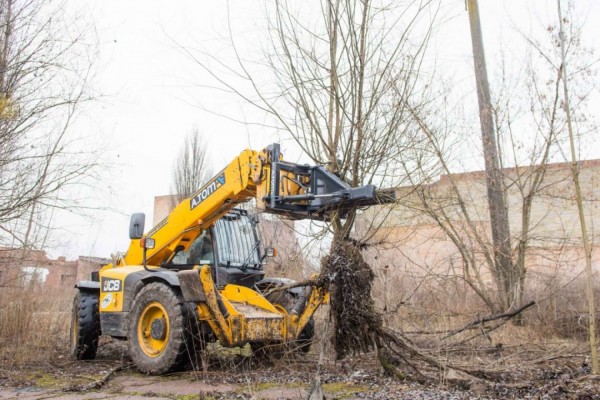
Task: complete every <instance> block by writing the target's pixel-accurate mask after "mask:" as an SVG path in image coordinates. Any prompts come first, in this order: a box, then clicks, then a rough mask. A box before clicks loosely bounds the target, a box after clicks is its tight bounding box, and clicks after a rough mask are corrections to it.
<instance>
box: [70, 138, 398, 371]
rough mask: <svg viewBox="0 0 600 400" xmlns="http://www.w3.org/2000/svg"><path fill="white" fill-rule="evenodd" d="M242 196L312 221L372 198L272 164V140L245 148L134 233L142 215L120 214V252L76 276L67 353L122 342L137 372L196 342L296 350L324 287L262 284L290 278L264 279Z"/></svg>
mask: <svg viewBox="0 0 600 400" xmlns="http://www.w3.org/2000/svg"><path fill="white" fill-rule="evenodd" d="M250 199H255V200H256V206H257V208H259V209H262V210H264V211H265V212H269V213H274V214H279V215H282V216H284V217H287V218H292V219H316V220H327V219H329V218H331V217H332V216H334V215H335V216H340V217H342V218H343V217H344V216H345V215H346V214H347V212H348V210H349V209H350V208H352V207H359V206H369V205H373V204H379V203H380V202H382V200H380V199H379V198H378V195H377V192H376V189H375V187H374V186H373V185H366V186H362V187H358V188H351V187H350V186H349V185H348V184H346V183H345V182H343V181H342V180H340V179H339V178H338V177H337V176H335V175H333V174H332V173H330V172H328V171H327V170H326V169H325V168H323V167H322V166H306V165H298V164H292V163H288V162H284V161H283V160H282V157H281V154H280V150H279V145H278V144H273V145H270V146H268V147H267V148H265V149H264V150H262V151H253V150H245V151H243V152H242V153H241V154H240V155H239V156H238V157H236V158H235V159H234V160H233V161H232V162H231V163H230V164H229V165H228V166H227V167H225V169H223V170H222V171H221V172H219V173H218V174H217V175H216V176H215V177H214V178H213V179H211V180H210V181H209V182H208V183H207V184H206V185H204V187H202V188H201V189H199V190H198V191H197V192H196V193H194V194H193V195H192V196H191V197H190V198H188V199H186V200H184V201H183V202H181V203H180V204H179V205H178V206H177V207H175V209H173V211H172V212H171V213H170V214H169V215H168V216H167V217H166V218H165V219H164V220H163V221H161V222H160V223H158V224H157V225H156V226H155V227H154V228H152V229H151V230H150V231H149V232H148V233H146V234H145V235H144V234H143V232H144V215H143V214H134V215H133V216H132V218H131V223H130V229H129V236H130V238H131V243H130V246H129V249H128V250H127V253H126V254H125V255H124V256H123V257H120V258H119V259H118V260H117V261H116V262H114V263H111V264H108V265H105V266H104V267H102V268H101V269H100V271H99V272H96V273H92V277H91V280H89V281H81V282H79V283H78V284H77V285H76V288H77V293H76V295H75V299H74V303H73V313H72V319H71V335H70V336H71V355H72V357H74V358H76V359H79V360H84V359H93V358H95V356H96V350H97V347H98V338H99V336H100V335H108V336H112V337H114V338H119V339H126V340H128V342H129V349H130V354H131V358H132V359H133V361H134V363H135V364H136V366H137V367H138V369H139V370H140V371H142V372H144V373H149V374H162V373H165V372H168V371H172V370H175V369H179V368H181V367H183V366H185V365H186V364H188V362H189V360H190V355H191V354H193V353H195V352H198V351H199V350H200V348H201V347H202V346H203V345H204V344H205V343H206V342H207V341H215V340H218V341H219V343H220V344H221V345H222V346H225V347H236V346H243V345H245V344H246V343H250V344H251V346H252V348H253V350H259V349H260V350H262V351H264V350H265V349H268V348H270V347H272V346H273V345H275V346H274V347H277V346H279V345H283V344H290V343H295V344H296V345H297V348H298V349H299V350H301V351H307V350H308V346H309V345H310V341H311V339H312V337H313V334H314V322H313V319H312V316H313V313H314V312H315V311H316V309H317V308H318V307H319V305H320V304H322V303H323V302H325V301H327V298H328V294H327V293H326V291H325V290H323V289H321V288H313V287H312V286H306V287H295V288H286V289H284V290H280V291H272V292H271V291H270V290H271V289H273V288H274V287H282V286H293V285H290V283H293V281H290V280H287V279H276V278H266V279H265V276H264V270H263V260H264V258H265V256H266V254H264V253H265V252H264V251H263V249H262V248H261V246H260V242H259V240H258V235H257V233H256V223H257V220H256V219H255V218H253V217H251V216H249V215H248V214H247V213H246V212H245V211H243V210H239V209H237V208H236V205H238V204H240V203H243V202H246V201H248V200H250ZM389 201H391V200H390V198H389V197H386V199H385V200H383V202H389ZM267 250H268V249H267ZM267 252H268V251H267Z"/></svg>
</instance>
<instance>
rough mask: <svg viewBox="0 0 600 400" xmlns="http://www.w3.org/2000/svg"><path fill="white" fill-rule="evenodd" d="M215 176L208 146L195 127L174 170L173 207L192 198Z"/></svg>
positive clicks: (188, 136) (186, 140)
mask: <svg viewBox="0 0 600 400" xmlns="http://www.w3.org/2000/svg"><path fill="white" fill-rule="evenodd" d="M212 175H213V172H212V167H211V161H210V159H209V157H208V154H207V144H206V140H205V139H204V136H203V135H202V133H201V132H200V130H199V129H198V128H197V127H195V128H194V129H192V131H191V132H190V133H189V134H188V135H187V137H186V139H185V142H184V143H183V146H182V147H181V150H180V151H179V155H178V156H177V161H176V162H175V168H173V185H172V187H171V193H172V194H173V195H174V201H175V202H176V203H175V204H173V206H175V205H177V204H179V203H180V202H181V201H183V200H184V199H187V198H188V197H190V196H191V195H192V194H193V193H194V192H195V191H196V190H198V189H200V187H201V186H202V185H203V184H205V183H206V182H207V181H208V180H209V179H210V178H211V177H212Z"/></svg>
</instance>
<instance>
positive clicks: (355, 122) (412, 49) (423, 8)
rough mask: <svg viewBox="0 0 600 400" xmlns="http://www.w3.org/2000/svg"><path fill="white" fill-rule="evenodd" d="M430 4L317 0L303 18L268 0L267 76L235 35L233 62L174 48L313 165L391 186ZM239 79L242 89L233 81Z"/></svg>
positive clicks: (300, 11) (339, 226)
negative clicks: (265, 120) (247, 57)
mask: <svg viewBox="0 0 600 400" xmlns="http://www.w3.org/2000/svg"><path fill="white" fill-rule="evenodd" d="M436 4H437V3H436V2H432V1H427V0H421V1H419V0H417V1H405V2H400V3H397V2H392V1H376V0H362V1H353V0H322V1H320V13H318V14H317V13H312V14H311V13H306V12H305V11H306V8H305V7H304V6H303V5H301V4H300V3H297V2H288V1H276V2H275V3H274V4H273V8H272V9H269V10H268V11H269V12H270V14H269V21H270V25H269V33H270V37H269V40H268V41H267V43H268V44H267V48H266V50H265V53H264V59H265V61H264V63H266V68H267V70H268V73H269V79H268V80H266V81H264V80H263V79H261V77H263V76H264V75H261V74H258V73H256V74H254V73H253V70H252V68H251V63H249V62H246V61H245V60H244V59H243V58H242V55H241V54H240V53H239V52H238V47H237V44H236V41H235V38H231V43H232V47H233V49H234V52H235V55H236V57H237V62H238V64H237V66H232V65H231V64H225V62H224V61H223V60H219V59H217V58H216V57H215V56H214V55H212V54H209V53H206V52H204V53H201V54H198V53H195V52H194V51H193V50H192V49H190V48H184V49H183V50H184V51H186V52H187V54H188V55H189V56H190V58H192V59H193V60H194V61H195V62H197V64H198V65H199V66H200V67H201V68H203V69H204V70H205V71H206V72H208V73H209V74H211V75H212V77H213V78H214V80H215V81H216V82H217V83H218V84H219V85H220V89H225V90H227V91H231V92H233V93H235V94H237V95H238V96H240V97H241V98H242V99H244V100H246V101H247V102H248V103H250V104H252V105H253V106H255V107H256V108H257V109H259V110H260V111H262V112H264V113H266V114H267V115H268V116H269V117H271V120H274V121H275V124H276V127H277V129H278V130H279V131H283V132H285V133H286V134H287V135H289V136H291V137H292V138H293V139H294V141H295V142H296V143H297V144H298V145H299V146H300V147H301V148H302V150H303V151H304V152H305V154H307V155H308V156H309V157H310V158H311V159H312V160H313V161H314V162H316V163H319V164H323V165H326V166H327V168H328V169H329V170H330V171H332V172H334V173H336V174H338V175H339V176H340V177H341V178H342V179H344V180H345V181H347V182H349V183H350V184H351V185H353V186H357V185H363V184H368V183H376V184H378V185H380V186H381V185H386V186H387V185H389V186H392V185H399V184H400V183H401V182H402V179H403V176H401V175H400V172H401V170H402V168H401V165H405V166H408V165H410V164H411V163H412V162H413V160H411V159H410V157H409V156H410V155H411V154H413V152H411V151H409V149H410V148H411V147H412V146H413V145H414V143H415V142H416V141H418V140H419V137H417V133H416V132H417V131H416V129H414V126H413V124H412V122H411V121H412V119H411V114H410V112H409V107H408V105H409V104H413V107H414V105H415V104H419V103H420V101H421V100H422V98H423V96H422V93H423V91H426V88H427V84H426V82H425V80H422V79H421V78H422V71H421V65H422V63H423V59H424V56H425V53H426V49H427V44H428V41H429V39H430V36H431V33H432V29H433V28H432V27H433V23H434V21H435V20H436V18H437V12H438V8H437V7H436ZM313 9H315V8H313ZM215 65H221V66H222V67H223V69H224V70H225V71H226V72H227V74H234V75H236V77H237V78H238V80H232V79H230V78H231V76H230V75H229V76H228V77H226V76H225V74H220V73H219V72H218V71H219V70H218V69H217V68H215ZM240 80H241V81H242V82H245V83H249V85H244V86H243V87H242V86H236V83H235V82H240ZM213 86H214V85H213ZM245 89H249V90H245ZM354 217H355V213H353V212H351V213H350V214H349V216H348V218H347V219H346V220H344V221H342V220H339V219H338V220H336V221H334V223H333V230H334V232H335V234H336V235H337V236H339V237H342V238H345V237H347V236H348V235H349V234H350V231H351V228H352V226H353V224H354Z"/></svg>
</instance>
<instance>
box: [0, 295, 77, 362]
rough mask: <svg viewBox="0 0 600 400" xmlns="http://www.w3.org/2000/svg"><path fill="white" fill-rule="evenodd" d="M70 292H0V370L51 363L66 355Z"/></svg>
mask: <svg viewBox="0 0 600 400" xmlns="http://www.w3.org/2000/svg"><path fill="white" fill-rule="evenodd" d="M72 299H73V292H72V290H53V291H52V290H46V289H44V288H42V287H39V286H31V287H25V288H22V287H10V288H2V290H0V343H1V345H0V366H1V367H3V368H12V367H14V366H17V365H24V364H31V363H40V362H44V361H48V360H52V358H53V357H54V356H56V354H57V353H60V354H62V355H63V356H64V355H66V354H67V353H68V343H69V323H70V315H71V305H72V304H71V303H72Z"/></svg>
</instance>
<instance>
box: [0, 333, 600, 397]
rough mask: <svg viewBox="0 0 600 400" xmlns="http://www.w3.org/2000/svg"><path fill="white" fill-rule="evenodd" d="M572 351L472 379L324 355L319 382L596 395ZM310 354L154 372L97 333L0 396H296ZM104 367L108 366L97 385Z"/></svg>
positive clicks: (421, 391)
mask: <svg viewBox="0 0 600 400" xmlns="http://www.w3.org/2000/svg"><path fill="white" fill-rule="evenodd" d="M580 350H581V348H579V347H573V348H572V349H571V350H570V351H573V352H574V354H568V352H566V353H564V354H562V355H561V356H560V357H550V359H548V360H543V359H542V360H541V361H539V362H535V363H531V362H527V363H523V364H522V365H521V368H517V369H512V370H508V371H506V372H504V373H500V374H490V376H487V377H486V376H482V377H481V378H482V379H480V380H464V379H462V378H461V377H460V376H455V375H454V374H453V373H450V374H439V375H438V378H437V380H436V379H435V378H434V379H429V380H426V381H425V380H423V377H420V376H418V375H417V374H415V373H414V372H410V371H407V378H406V379H405V380H398V379H397V378H391V377H387V376H385V374H384V373H383V372H382V369H381V366H380V365H379V362H378V361H377V359H376V356H375V355H374V354H367V355H364V356H360V357H350V358H346V359H344V360H343V361H338V362H336V361H335V360H334V359H335V357H334V355H332V356H331V359H330V360H329V361H328V362H327V364H326V366H325V369H324V372H323V374H322V376H321V381H322V382H323V389H324V392H325V395H326V397H327V398H328V399H400V398H401V399H600V379H598V378H597V377H590V376H589V375H588V374H589V372H590V371H589V367H588V365H587V364H586V359H585V356H583V355H581V354H584V353H583V352H580ZM520 353H524V352H523V350H521V351H520ZM514 356H515V357H518V354H515V355H514ZM317 358H318V357H317V355H316V354H308V355H306V356H296V357H289V358H284V359H282V360H278V361H275V362H271V363H265V362H264V361H258V360H256V359H253V358H251V357H249V356H248V355H247V352H246V351H244V350H236V351H228V352H220V353H218V352H215V353H213V354H211V356H210V358H209V362H210V365H209V369H208V371H207V372H205V373H204V372H202V371H186V372H180V373H176V374H171V375H166V376H161V377H154V376H146V375H143V374H140V373H139V372H137V371H136V369H135V367H134V366H132V365H131V364H130V360H129V357H128V354H127V346H126V343H124V342H119V341H115V340H112V339H109V338H104V337H103V338H102V342H101V346H100V348H99V354H98V357H97V359H96V360H94V361H72V360H69V359H68V349H67V348H66V347H65V348H64V349H57V350H56V352H55V355H54V357H53V358H52V360H48V361H46V362H44V363H38V364H32V365H24V366H19V367H12V368H3V369H1V370H0V399H150V398H152V399H171V400H190V399H302V398H304V397H305V393H306V390H307V389H308V387H309V385H310V382H311V380H312V378H313V376H314V373H315V371H316V364H317ZM489 362H490V365H491V364H493V363H497V362H498V355H497V354H491V355H490V359H489ZM111 371H116V372H115V373H114V374H111V376H110V379H108V380H106V382H105V383H104V384H103V385H102V386H101V387H100V388H97V387H96V385H95V383H96V382H99V381H101V380H102V379H103V378H105V377H106V376H107V374H109V373H110V372H111ZM440 376H443V377H444V378H440ZM419 382H421V383H419Z"/></svg>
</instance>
